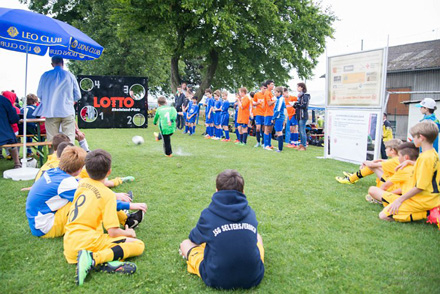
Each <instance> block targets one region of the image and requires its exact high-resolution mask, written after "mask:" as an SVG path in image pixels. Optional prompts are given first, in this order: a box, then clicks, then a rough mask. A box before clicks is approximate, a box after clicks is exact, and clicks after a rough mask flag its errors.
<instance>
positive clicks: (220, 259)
mask: <svg viewBox="0 0 440 294" xmlns="http://www.w3.org/2000/svg"><path fill="white" fill-rule="evenodd" d="M216 187H217V192H216V193H214V195H213V196H212V201H211V203H210V204H209V206H208V208H206V209H205V210H203V211H202V214H201V215H200V218H199V221H198V223H197V225H196V227H195V228H194V229H192V231H191V233H190V234H189V239H186V240H184V241H183V242H182V243H181V244H180V253H181V255H182V256H183V257H184V258H185V259H186V260H187V265H188V272H190V273H192V274H196V275H198V276H199V277H201V278H202V280H203V281H204V282H205V284H206V285H207V286H210V287H214V288H222V289H234V288H251V287H254V286H257V285H258V284H260V282H261V280H262V279H263V276H264V249H263V240H262V238H261V236H260V234H258V233H257V226H258V222H257V218H256V216H255V212H254V211H253V210H252V208H251V207H250V206H249V205H248V201H247V199H246V196H245V195H244V194H243V192H244V179H243V177H242V176H241V175H240V174H239V173H238V172H237V171H235V170H225V171H224V172H222V173H220V174H219V175H218V176H217V179H216Z"/></svg>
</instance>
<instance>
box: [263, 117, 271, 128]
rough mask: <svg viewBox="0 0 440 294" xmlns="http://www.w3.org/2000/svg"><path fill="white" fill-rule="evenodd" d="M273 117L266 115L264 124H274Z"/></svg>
mask: <svg viewBox="0 0 440 294" xmlns="http://www.w3.org/2000/svg"><path fill="white" fill-rule="evenodd" d="M272 118H273V116H272V115H269V116H265V117H264V125H265V126H273V123H272Z"/></svg>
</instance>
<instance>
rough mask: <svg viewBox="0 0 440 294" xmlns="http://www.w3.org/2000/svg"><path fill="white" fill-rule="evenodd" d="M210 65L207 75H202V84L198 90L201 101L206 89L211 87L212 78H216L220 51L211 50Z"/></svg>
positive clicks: (197, 93)
mask: <svg viewBox="0 0 440 294" xmlns="http://www.w3.org/2000/svg"><path fill="white" fill-rule="evenodd" d="M209 59H210V60H209V61H210V63H209V65H208V67H207V69H206V73H205V75H204V76H203V77H202V82H201V84H200V87H199V89H198V90H197V92H196V96H197V97H198V101H200V100H201V99H202V97H203V94H205V90H206V89H208V88H209V87H211V84H212V79H213V78H214V75H215V71H216V70H217V65H218V52H217V51H215V50H214V49H212V50H211V51H210V52H209Z"/></svg>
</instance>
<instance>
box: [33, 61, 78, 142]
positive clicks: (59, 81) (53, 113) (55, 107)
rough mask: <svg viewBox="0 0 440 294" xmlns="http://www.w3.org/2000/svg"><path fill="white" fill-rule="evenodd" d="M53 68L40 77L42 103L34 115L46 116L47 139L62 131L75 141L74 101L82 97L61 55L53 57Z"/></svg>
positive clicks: (39, 88)
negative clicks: (65, 68)
mask: <svg viewBox="0 0 440 294" xmlns="http://www.w3.org/2000/svg"><path fill="white" fill-rule="evenodd" d="M52 66H53V69H52V70H50V71H47V72H45V73H44V74H43V75H42V76H41V79H40V84H39V85H38V90H37V95H38V97H39V98H40V100H41V104H40V105H39V106H38V107H37V108H36V109H35V112H34V115H36V116H44V117H46V132H47V139H48V140H49V141H51V140H52V138H53V136H55V135H56V134H58V133H59V131H60V128H61V132H62V133H63V134H65V135H67V136H68V137H69V138H70V141H71V142H72V143H74V142H75V109H74V103H75V102H76V101H78V100H79V99H80V98H81V92H80V90H79V86H78V82H77V81H76V78H75V76H74V75H73V74H72V73H70V72H68V71H66V70H64V69H63V67H64V61H63V58H61V57H60V56H53V57H52Z"/></svg>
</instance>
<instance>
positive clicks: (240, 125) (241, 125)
mask: <svg viewBox="0 0 440 294" xmlns="http://www.w3.org/2000/svg"><path fill="white" fill-rule="evenodd" d="M238 126H239V127H242V128H247V127H248V124H238Z"/></svg>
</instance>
